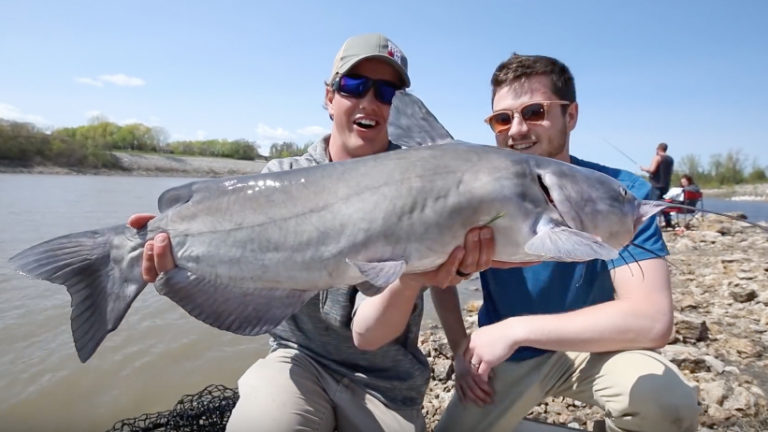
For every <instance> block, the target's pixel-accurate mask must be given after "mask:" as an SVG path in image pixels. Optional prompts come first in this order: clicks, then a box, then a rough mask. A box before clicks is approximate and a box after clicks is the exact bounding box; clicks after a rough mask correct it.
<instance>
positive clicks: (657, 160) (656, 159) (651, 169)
mask: <svg viewBox="0 0 768 432" xmlns="http://www.w3.org/2000/svg"><path fill="white" fill-rule="evenodd" d="M659 163H661V156H659V155H656V156H654V157H653V160H651V166H649V167H648V168H644V167H642V166H641V167H640V169H641V170H643V171H645V172H647V173H648V174H653V173H655V172H656V169H657V168H658V167H659Z"/></svg>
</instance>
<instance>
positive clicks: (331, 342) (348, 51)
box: [129, 34, 493, 432]
mask: <svg viewBox="0 0 768 432" xmlns="http://www.w3.org/2000/svg"><path fill="white" fill-rule="evenodd" d="M408 86H410V78H409V76H408V62H407V59H406V57H405V54H403V52H402V51H401V50H400V49H399V48H398V47H397V45H395V44H394V43H393V42H392V41H391V40H389V39H387V38H386V37H384V36H383V35H380V34H365V35H359V36H354V37H352V38H350V39H348V40H347V41H346V42H345V43H344V45H343V46H342V48H341V49H340V50H339V52H338V54H337V56H336V58H335V60H334V63H333V69H332V73H331V76H330V78H329V80H328V82H327V83H326V87H325V106H326V108H327V109H328V114H329V116H330V118H331V120H332V126H331V133H330V135H328V136H325V137H323V138H321V139H320V140H318V141H317V142H315V143H314V144H313V145H312V146H311V147H310V148H309V149H308V151H307V153H306V154H304V155H303V156H299V157H291V158H285V159H276V160H272V161H270V162H269V163H268V164H267V166H266V167H265V168H264V172H274V171H283V170H290V169H294V168H300V167H309V166H314V165H320V164H325V163H331V162H338V161H343V160H347V159H351V158H356V157H361V156H367V155H373V154H376V153H381V152H385V151H393V150H396V149H398V148H400V146H398V145H397V144H395V143H392V142H391V141H390V140H389V136H388V132H387V123H388V120H389V112H390V107H391V104H392V99H393V97H394V96H395V93H396V91H398V90H401V89H405V88H407V87H408ZM350 181H352V179H350ZM392 181H397V179H393V180H392ZM295 205H302V203H295ZM152 217H153V216H152V215H134V216H132V217H131V219H130V220H129V224H130V225H131V226H133V227H134V228H139V227H141V226H143V225H145V224H146V223H147V221H148V220H149V219H151V218H152ZM170 248H171V244H170V239H169V238H168V236H167V235H166V234H159V235H158V236H156V237H155V238H154V240H152V241H149V242H147V245H146V247H145V249H144V250H145V253H144V262H143V268H142V272H143V276H144V278H145V279H146V280H147V281H154V280H155V279H156V278H157V276H158V273H159V272H164V271H168V270H170V269H172V268H173V267H174V266H175V263H174V262H173V257H172V255H171V253H170V250H171V249H170ZM492 255H493V233H492V231H491V229H490V228H487V227H486V228H475V229H472V230H470V231H469V232H468V233H467V236H466V241H465V244H464V246H463V247H457V248H456V249H455V250H454V251H453V252H452V253H451V255H450V256H449V258H448V259H447V260H446V262H445V263H444V264H443V265H441V266H440V267H438V268H437V269H435V270H433V271H430V272H425V273H419V274H406V275H403V276H402V277H401V278H400V279H399V280H398V281H395V282H394V283H393V284H392V285H390V286H389V287H387V288H386V289H384V290H377V289H376V288H374V287H373V286H371V285H370V284H365V283H363V284H358V286H352V287H345V288H335V287H329V288H334V289H329V290H327V291H323V292H321V293H319V294H318V295H316V296H315V297H313V298H312V299H310V300H309V301H308V302H307V303H306V304H305V305H304V306H303V307H302V309H300V310H299V311H298V312H297V313H295V314H294V315H292V316H291V317H289V318H287V319H286V320H285V321H284V322H283V323H281V324H280V325H279V326H277V327H276V328H274V329H273V330H272V331H270V335H271V336H272V339H271V340H270V345H271V350H270V353H269V355H268V356H267V357H266V358H264V359H260V360H258V361H257V362H256V363H255V364H253V366H251V367H250V368H249V369H248V370H247V371H246V372H245V373H244V374H243V376H242V377H241V378H240V379H239V381H238V388H239V393H240V398H239V400H238V402H237V405H236V406H235V408H234V410H233V412H232V415H231V417H230V419H229V423H228V425H227V430H229V431H235V432H237V431H246V430H247V431H252V430H257V431H261V430H263V431H293V430H312V431H329V432H330V431H334V430H338V431H367V430H385V431H421V430H424V429H425V422H424V418H423V416H422V414H421V404H422V401H423V398H424V394H425V392H426V388H427V384H428V381H429V376H430V370H429V364H428V363H427V360H426V358H425V357H424V355H423V354H422V353H421V351H420V350H419V348H418V344H417V342H418V336H419V330H420V324H421V317H422V311H423V305H422V300H423V299H422V297H423V296H422V292H423V289H422V288H423V287H426V286H433V287H446V286H453V285H455V284H457V283H459V282H460V281H461V280H462V279H463V278H464V277H465V276H468V275H466V274H464V273H463V272H467V273H471V272H476V271H480V270H483V269H485V268H488V267H489V266H490V264H491V258H492ZM459 268H461V269H462V270H463V272H462V271H459ZM462 275H464V276H462ZM433 289H439V288H433ZM445 292H446V293H448V294H450V293H451V291H449V290H447V291H445ZM376 294H378V295H376ZM455 301H456V302H458V299H456V300H455ZM414 305H415V306H414Z"/></svg>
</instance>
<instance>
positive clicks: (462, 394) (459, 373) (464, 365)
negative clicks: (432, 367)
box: [453, 347, 493, 406]
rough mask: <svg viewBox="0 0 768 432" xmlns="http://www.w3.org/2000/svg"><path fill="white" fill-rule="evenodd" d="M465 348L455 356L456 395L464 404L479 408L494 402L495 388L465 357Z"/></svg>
mask: <svg viewBox="0 0 768 432" xmlns="http://www.w3.org/2000/svg"><path fill="white" fill-rule="evenodd" d="M463 351H464V347H462V349H461V350H457V352H456V353H455V354H454V356H453V370H454V373H455V374H456V376H455V380H456V393H457V394H458V395H459V400H461V402H463V403H467V402H472V403H474V404H475V405H477V406H483V405H487V404H489V403H491V402H493V387H491V384H490V382H489V381H488V380H487V379H483V378H482V377H481V376H480V375H479V374H478V372H477V370H475V369H474V368H473V367H472V365H471V364H470V362H469V361H468V360H467V359H466V358H465V357H464V354H463Z"/></svg>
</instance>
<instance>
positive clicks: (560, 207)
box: [536, 173, 587, 231]
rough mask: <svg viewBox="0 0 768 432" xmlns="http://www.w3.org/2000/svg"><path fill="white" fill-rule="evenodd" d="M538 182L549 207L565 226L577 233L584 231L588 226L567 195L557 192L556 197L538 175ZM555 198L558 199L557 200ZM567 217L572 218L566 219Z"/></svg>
mask: <svg viewBox="0 0 768 432" xmlns="http://www.w3.org/2000/svg"><path fill="white" fill-rule="evenodd" d="M536 181H537V183H538V185H539V189H540V190H541V192H542V194H543V195H544V197H545V198H546V200H547V203H548V204H549V206H550V207H551V208H552V209H554V210H555V212H556V213H557V215H558V216H560V220H561V221H562V223H563V225H565V227H567V228H571V229H575V230H577V231H584V228H585V227H586V226H587V225H585V224H584V222H583V220H582V219H581V216H580V215H579V212H578V211H574V206H573V205H572V204H571V202H570V201H569V200H568V197H567V194H566V193H557V191H555V194H554V195H557V197H555V196H554V195H553V194H552V191H551V190H550V188H549V186H547V183H546V182H545V181H544V177H543V176H542V175H541V174H538V173H537V174H536ZM555 198H557V200H555ZM565 215H568V216H572V217H566V216H565Z"/></svg>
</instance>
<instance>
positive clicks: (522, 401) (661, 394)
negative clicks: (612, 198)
mask: <svg viewBox="0 0 768 432" xmlns="http://www.w3.org/2000/svg"><path fill="white" fill-rule="evenodd" d="M491 85H492V107H493V113H492V114H491V115H490V116H489V117H488V118H487V119H486V122H488V124H489V125H490V126H491V129H492V130H493V132H494V134H495V136H496V144H497V146H498V147H501V148H508V149H510V150H511V151H519V152H521V153H526V154H532V155H538V156H544V157H549V158H553V159H557V160H560V161H563V162H566V163H571V164H574V165H577V166H581V167H584V168H587V169H593V170H596V171H599V172H602V173H604V174H607V175H609V176H611V177H613V178H615V179H616V180H618V181H619V182H621V183H622V184H623V185H624V187H626V188H627V189H628V190H629V191H630V192H632V193H633V194H634V195H635V196H636V197H638V198H646V197H647V196H648V195H649V193H650V192H651V190H650V186H649V185H648V183H647V182H645V181H643V180H642V179H641V178H640V177H638V176H636V175H634V174H632V173H629V172H627V171H623V170H619V169H615V168H610V167H606V166H602V165H598V164H596V163H593V162H588V161H584V160H581V159H578V158H576V157H574V156H572V155H571V154H570V150H569V137H570V132H571V131H572V130H573V129H574V128H575V127H576V122H577V119H578V113H579V109H578V108H579V107H578V104H577V102H576V89H575V84H574V79H573V76H572V75H571V72H570V70H569V69H568V67H567V66H566V65H564V64H563V63H561V62H560V61H558V60H557V59H554V58H551V57H546V56H523V55H518V54H513V55H512V56H511V57H510V58H508V59H507V60H505V61H504V62H502V63H501V64H500V65H499V66H498V67H497V68H496V70H495V72H494V74H493V77H492V79H491ZM651 219H653V218H651ZM666 255H668V252H667V248H666V245H665V244H664V240H663V238H662V236H661V232H660V230H659V227H658V225H657V224H656V223H655V220H648V221H646V222H645V223H644V224H643V225H641V226H640V227H638V229H637V232H636V234H635V237H634V238H633V240H632V243H631V245H630V246H627V247H625V248H624V249H623V250H622V251H621V253H620V256H619V258H617V259H615V260H611V261H603V260H592V261H587V262H578V263H568V262H543V263H540V264H536V265H533V266H529V267H524V268H521V267H518V268H505V269H497V268H490V269H488V270H485V271H483V272H481V274H480V281H481V284H482V290H483V305H482V307H481V309H480V311H479V313H478V325H479V329H478V330H476V331H475V332H473V333H472V334H470V335H469V336H467V334H466V332H465V330H464V327H463V325H460V324H461V322H460V321H459V322H457V323H454V324H451V325H445V324H446V321H448V320H450V319H451V317H453V318H452V319H454V320H460V319H461V318H460V311H459V310H457V308H456V307H454V308H453V311H450V310H442V313H441V314H440V317H441V320H443V318H444V317H446V318H448V319H446V320H443V321H444V328H445V331H446V336H447V338H448V342H449V344H450V346H451V348H452V349H453V351H454V355H455V361H454V364H455V370H456V392H455V394H454V396H453V398H452V400H451V401H450V403H449V405H448V407H447V409H446V411H445V414H444V415H443V417H442V419H441V420H440V423H439V424H438V426H437V429H436V430H437V431H439V432H445V431H468V430H478V431H511V430H514V429H515V426H516V425H517V424H518V423H519V422H520V421H521V419H522V418H523V417H524V416H525V415H526V413H528V411H529V410H530V409H531V408H533V407H534V406H535V405H536V404H538V403H539V402H540V401H542V400H543V399H544V398H546V397H547V396H567V397H570V398H573V399H576V400H579V401H582V402H584V403H587V404H590V405H596V406H599V407H601V408H602V409H604V410H605V422H606V427H607V429H608V430H609V431H648V432H650V431H653V432H663V431H670V432H671V431H674V432H686V431H694V430H696V428H697V426H698V421H697V417H698V406H697V396H696V390H695V389H694V388H693V387H692V386H691V385H689V384H688V383H687V382H686V381H685V379H684V378H683V376H682V374H681V372H680V371H679V370H678V369H677V368H676V367H675V366H674V365H672V364H671V363H670V362H669V361H667V360H666V359H664V358H663V357H662V356H661V355H659V354H658V353H656V352H654V351H652V350H653V349H654V348H659V347H662V346H664V345H665V344H666V343H667V341H668V339H669V337H670V334H671V332H672V330H673V326H672V324H673V316H672V311H673V306H672V295H671V292H670V276H669V269H668V267H667V263H666V261H664V259H663V257H664V256H666ZM457 317H458V318H457Z"/></svg>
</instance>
